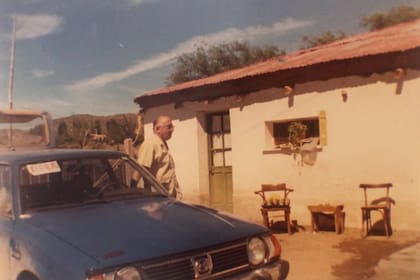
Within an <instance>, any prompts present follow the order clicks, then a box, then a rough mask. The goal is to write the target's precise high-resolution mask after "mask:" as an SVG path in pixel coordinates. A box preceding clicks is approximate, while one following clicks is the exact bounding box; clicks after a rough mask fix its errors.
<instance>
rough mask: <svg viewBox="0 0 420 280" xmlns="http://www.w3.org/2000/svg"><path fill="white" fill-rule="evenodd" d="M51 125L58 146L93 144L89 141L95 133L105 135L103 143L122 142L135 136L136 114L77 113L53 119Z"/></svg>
mask: <svg viewBox="0 0 420 280" xmlns="http://www.w3.org/2000/svg"><path fill="white" fill-rule="evenodd" d="M53 126H54V131H55V135H56V141H57V144H58V146H62V147H63V146H64V147H78V146H79V147H80V146H85V145H93V144H92V143H90V142H93V141H91V140H92V139H96V138H95V137H93V136H95V135H101V136H105V138H104V139H105V141H104V142H105V143H104V144H112V145H114V144H121V143H123V141H124V139H125V138H131V139H134V138H135V131H136V127H137V114H133V113H128V114H116V115H109V116H95V115H89V114H77V115H71V116H68V117H62V118H56V119H54V120H53ZM101 139H102V138H101ZM101 144H103V143H102V141H101Z"/></svg>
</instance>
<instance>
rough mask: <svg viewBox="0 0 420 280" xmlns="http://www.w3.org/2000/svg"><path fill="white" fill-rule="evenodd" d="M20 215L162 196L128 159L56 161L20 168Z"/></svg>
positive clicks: (159, 187)
mask: <svg viewBox="0 0 420 280" xmlns="http://www.w3.org/2000/svg"><path fill="white" fill-rule="evenodd" d="M19 189H20V205H21V211H22V213H25V212H28V211H39V210H48V209H56V208H63V207H75V206H79V205H84V204H90V203H108V202H112V201H116V200H125V199H137V198H143V197H149V196H155V195H158V196H162V195H166V193H165V190H164V189H163V188H162V187H161V186H160V185H159V184H158V183H156V181H155V180H154V179H153V178H152V177H151V175H150V174H149V173H148V172H147V171H146V170H145V169H144V168H141V167H140V166H138V165H137V164H136V163H135V162H134V161H132V160H130V159H129V158H128V157H125V156H122V157H80V158H60V159H55V160H51V159H50V160H48V161H39V162H31V163H28V164H24V165H22V166H21V167H20V178H19Z"/></svg>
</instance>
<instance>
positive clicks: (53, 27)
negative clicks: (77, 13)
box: [14, 14, 63, 39]
mask: <svg viewBox="0 0 420 280" xmlns="http://www.w3.org/2000/svg"><path fill="white" fill-rule="evenodd" d="M14 17H15V22H16V38H17V39H34V38H38V37H41V36H46V35H49V34H51V33H54V32H55V31H57V29H58V27H59V26H60V24H61V22H62V20H63V19H62V17H59V16H56V15H41V14H38V15H24V14H16V15H15V16H14Z"/></svg>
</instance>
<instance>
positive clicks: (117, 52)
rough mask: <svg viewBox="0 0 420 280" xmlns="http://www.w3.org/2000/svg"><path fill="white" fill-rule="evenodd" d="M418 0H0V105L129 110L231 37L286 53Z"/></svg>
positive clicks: (54, 110) (65, 111)
mask: <svg viewBox="0 0 420 280" xmlns="http://www.w3.org/2000/svg"><path fill="white" fill-rule="evenodd" d="M402 4H405V5H409V6H413V7H419V8H420V1H418V0H352V1H343V0H0V109H7V108H9V99H8V88H9V76H10V57H11V55H10V54H11V41H12V40H11V38H12V35H11V34H12V30H13V19H14V22H15V29H16V41H15V42H16V48H15V64H14V87H13V106H14V108H20V109H39V110H46V111H48V112H50V113H51V114H52V116H53V118H57V117H63V116H69V115H72V114H92V115H112V114H119V113H136V112H137V111H138V109H139V107H138V106H137V104H135V103H134V101H133V100H134V98H135V97H136V96H138V95H141V94H143V93H145V92H148V91H151V90H154V89H159V88H162V87H164V86H165V81H166V78H167V77H168V76H169V75H170V73H171V71H172V70H173V65H174V62H175V61H176V58H177V57H178V56H180V55H181V54H184V53H189V52H192V51H194V50H195V48H196V47H197V46H198V45H199V44H203V43H205V44H209V45H211V44H219V43H226V42H230V41H233V40H236V41H247V42H248V43H249V44H251V45H252V46H268V45H273V46H277V47H278V48H279V49H281V50H285V51H286V52H293V51H296V50H298V49H299V48H300V47H301V46H302V40H301V38H302V37H303V36H305V35H309V36H313V35H320V34H322V33H324V32H327V31H331V32H337V31H343V32H345V33H346V34H357V33H361V32H366V31H367V30H366V29H363V28H361V27H360V26H359V22H360V19H361V18H362V17H363V16H367V15H371V14H373V13H375V12H386V11H388V10H389V9H391V8H393V7H396V6H399V5H402Z"/></svg>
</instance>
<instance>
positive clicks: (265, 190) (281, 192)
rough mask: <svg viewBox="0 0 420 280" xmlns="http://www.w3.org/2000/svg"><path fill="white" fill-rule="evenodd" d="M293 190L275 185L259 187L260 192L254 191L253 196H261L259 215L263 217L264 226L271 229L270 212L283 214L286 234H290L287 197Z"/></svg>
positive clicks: (283, 185) (281, 185) (282, 185)
mask: <svg viewBox="0 0 420 280" xmlns="http://www.w3.org/2000/svg"><path fill="white" fill-rule="evenodd" d="M292 191H293V189H291V188H287V187H286V184H277V185H267V184H263V185H261V190H259V191H255V192H254V193H255V194H258V195H259V196H261V198H262V200H263V203H262V205H261V214H262V216H263V222H264V225H265V226H266V227H268V228H271V226H272V223H270V217H269V213H270V212H283V216H284V219H285V222H286V227H287V232H288V233H289V234H291V233H292V229H291V224H290V200H289V198H288V197H287V196H288V194H289V193H290V192H292Z"/></svg>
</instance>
